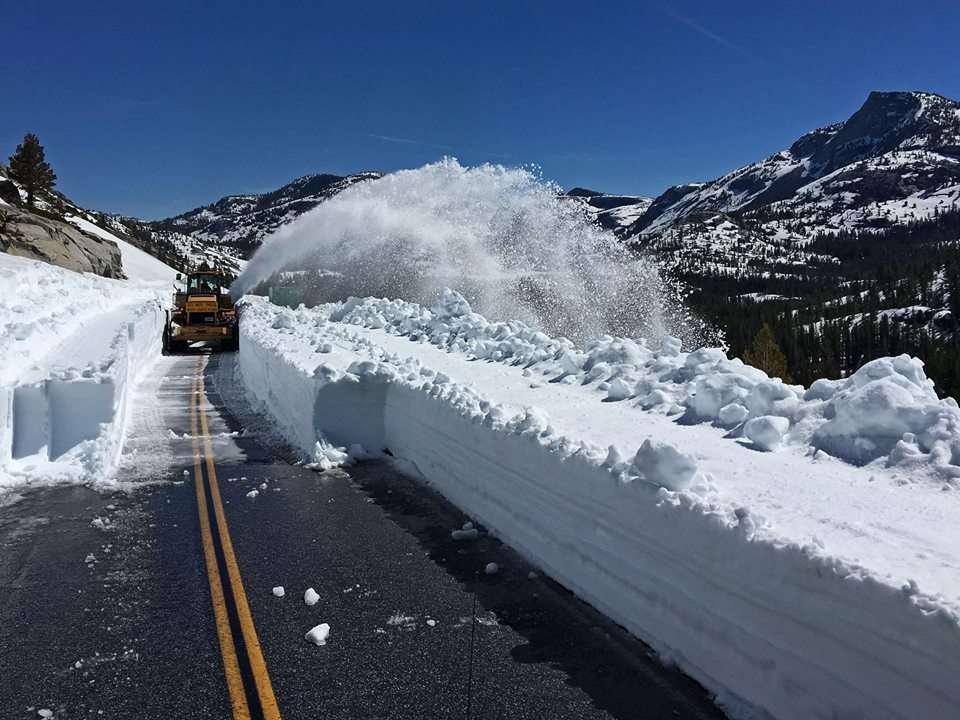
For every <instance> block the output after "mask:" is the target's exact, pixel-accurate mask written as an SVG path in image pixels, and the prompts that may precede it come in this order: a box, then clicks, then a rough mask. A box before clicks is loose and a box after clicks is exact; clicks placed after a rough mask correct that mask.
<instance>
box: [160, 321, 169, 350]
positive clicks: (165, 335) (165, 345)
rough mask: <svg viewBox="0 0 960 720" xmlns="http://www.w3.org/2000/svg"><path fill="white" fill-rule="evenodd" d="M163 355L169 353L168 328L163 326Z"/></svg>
mask: <svg viewBox="0 0 960 720" xmlns="http://www.w3.org/2000/svg"><path fill="white" fill-rule="evenodd" d="M162 353H163V354H164V355H169V354H170V328H169V327H166V326H164V328H163V350H162Z"/></svg>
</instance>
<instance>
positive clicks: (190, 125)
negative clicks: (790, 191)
mask: <svg viewBox="0 0 960 720" xmlns="http://www.w3.org/2000/svg"><path fill="white" fill-rule="evenodd" d="M140 5H141V4H140V3H131V2H129V1H125V2H110V1H103V2H98V1H96V0H94V2H90V3H77V2H72V1H71V2H60V0H46V1H45V2H43V3H30V2H21V3H13V2H5V3H3V9H2V13H0V17H2V18H3V26H4V32H3V37H4V44H3V45H4V46H3V49H2V57H0V63H2V65H0V68H2V69H0V157H3V158H6V157H7V156H8V155H10V153H11V152H12V151H13V149H14V146H15V145H16V142H17V141H18V140H19V139H20V138H21V137H22V135H23V133H25V132H28V131H33V132H36V133H38V134H39V135H40V139H41V141H42V142H43V143H44V145H45V146H46V148H47V155H48V158H49V159H50V160H51V161H52V163H53V165H54V168H55V170H56V171H57V173H58V175H59V178H60V181H59V187H60V189H61V190H62V191H64V192H66V193H67V194H68V195H69V196H70V197H72V198H73V199H74V200H76V201H77V202H79V203H81V204H83V205H86V206H88V207H92V208H95V209H102V210H108V211H114V212H123V213H126V214H131V215H137V216H140V217H145V218H157V217H163V216H168V215H171V214H175V213H177V212H181V211H184V210H187V209H190V208H192V207H195V206H198V205H201V204H204V203H207V202H210V201H212V200H215V199H217V198H219V197H220V196H222V195H225V194H230V193H242V192H259V191H265V190H269V189H273V188H276V187H278V186H280V185H282V184H284V183H286V182H287V181H289V180H291V179H292V178H294V177H296V176H299V175H303V174H306V173H311V172H333V173H348V172H352V171H357V170H363V169H380V170H394V169H398V168H404V167H417V166H419V165H422V164H424V163H426V162H430V161H432V160H435V159H437V158H439V157H441V156H443V155H454V156H456V157H458V158H460V160H461V162H463V163H464V164H470V165H472V164H477V163H481V162H484V161H490V162H499V163H504V164H510V165H520V164H529V163H532V164H536V165H539V166H540V167H541V168H542V172H543V175H544V176H545V177H547V178H550V179H554V180H556V181H558V182H559V183H561V184H562V185H564V186H566V187H572V186H574V185H583V186H587V187H592V188H595V189H599V190H605V191H609V192H621V193H631V194H647V195H655V194H658V193H659V192H661V191H662V190H664V189H665V188H666V187H668V186H669V185H672V184H675V183H680V182H688V181H693V180H704V179H709V178H712V177H715V176H717V175H720V174H723V173H724V172H726V171H728V170H730V169H732V168H734V167H736V166H738V165H742V164H745V163H748V162H752V161H753V160H755V159H758V158H760V157H763V156H765V155H767V154H770V153H772V152H775V151H777V150H779V149H781V148H783V147H785V146H787V145H789V143H790V142H792V140H793V139H795V138H796V137H797V136H799V135H800V134H802V133H803V132H805V131H807V130H809V129H812V128H814V127H817V126H821V125H825V124H828V123H830V122H833V121H836V120H841V119H844V118H846V117H847V116H848V115H849V114H850V113H852V112H853V111H855V110H856V109H857V108H858V107H859V106H860V104H861V103H862V102H863V100H864V98H865V97H866V95H867V93H868V92H869V91H870V90H873V89H881V90H896V89H923V90H930V91H933V92H939V93H941V94H944V95H947V96H949V97H953V98H960V62H958V60H957V38H958V37H960V2H957V1H956V0H938V1H933V0H930V1H926V0H916V1H915V2H911V3H903V2H902V1H899V2H894V1H892V0H869V1H866V0H864V1H862V2H861V1H857V2H854V1H852V0H851V1H848V0H841V1H836V0H835V1H833V2H828V1H827V0H798V1H797V2H789V3H788V2H777V1H775V0H727V1H726V2H723V3H717V2H694V1H693V0H679V1H677V2H666V1H664V2H639V1H638V2H632V3H619V2H606V3H588V2H583V1H581V2H576V3H564V2H525V1H523V0H514V1H513V2H502V3H501V2H493V1H487V2H462V3H461V2H457V3H454V2H449V3H441V2H434V3H419V2H367V3H359V2H358V3H348V2H337V3H326V2H279V1H278V2H273V3H265V2H237V1H234V2H229V3H226V2H216V1H212V0H209V1H208V0H205V1H204V2H196V1H193V2H184V3H181V2H179V1H178V0H170V1H169V2H164V3H149V4H147V3H143V7H139V6H140Z"/></svg>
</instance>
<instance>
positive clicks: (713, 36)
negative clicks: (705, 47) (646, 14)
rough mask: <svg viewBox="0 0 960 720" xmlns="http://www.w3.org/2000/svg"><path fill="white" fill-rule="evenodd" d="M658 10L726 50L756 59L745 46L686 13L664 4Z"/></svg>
mask: <svg viewBox="0 0 960 720" xmlns="http://www.w3.org/2000/svg"><path fill="white" fill-rule="evenodd" d="M660 12H662V13H663V14H664V15H666V16H667V17H669V18H670V19H671V20H675V21H676V22H678V23H680V24H681V25H686V26H687V27H688V28H690V29H691V30H693V31H694V32H697V33H699V34H700V35H703V37H705V38H709V39H710V40H713V41H714V42H715V43H717V44H718V45H722V46H723V47H725V48H727V49H728V50H733V51H734V52H736V53H740V54H741V55H744V56H746V57H748V58H751V59H754V60H755V59H757V56H756V54H754V53H753V52H751V51H750V50H748V49H747V48H745V47H743V46H742V45H737V43H735V42H733V41H731V40H728V39H727V38H725V37H723V36H722V35H717V33H715V32H713V31H712V30H710V29H709V28H706V27H704V26H703V25H701V24H700V23H698V22H697V21H696V20H694V19H693V18H691V17H687V16H686V15H681V14H680V13H678V12H675V11H674V10H671V9H670V8H668V7H665V6H661V7H660Z"/></svg>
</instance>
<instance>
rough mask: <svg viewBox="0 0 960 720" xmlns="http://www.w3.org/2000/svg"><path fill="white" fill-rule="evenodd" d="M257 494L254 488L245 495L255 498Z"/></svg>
mask: <svg viewBox="0 0 960 720" xmlns="http://www.w3.org/2000/svg"><path fill="white" fill-rule="evenodd" d="M259 494H260V493H259V492H257V491H256V490H251V491H250V492H248V493H247V497H248V498H250V499H251V500H252V499H253V498H255V497H256V496H257V495H259Z"/></svg>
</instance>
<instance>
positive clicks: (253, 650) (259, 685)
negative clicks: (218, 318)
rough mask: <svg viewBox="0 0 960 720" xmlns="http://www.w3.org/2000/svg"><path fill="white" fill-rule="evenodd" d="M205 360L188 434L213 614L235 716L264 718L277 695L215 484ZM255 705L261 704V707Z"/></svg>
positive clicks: (271, 715)
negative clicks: (248, 682)
mask: <svg viewBox="0 0 960 720" xmlns="http://www.w3.org/2000/svg"><path fill="white" fill-rule="evenodd" d="M203 365H204V361H203V358H198V359H197V372H196V375H194V377H193V388H192V392H191V400H190V434H191V436H192V437H193V468H194V478H195V480H194V484H195V486H196V490H197V510H198V511H199V513H200V536H201V541H202V543H203V554H204V558H205V559H206V565H207V577H209V578H210V596H211V599H212V600H213V615H214V618H215V620H216V625H217V636H218V638H219V640H220V654H221V655H222V656H223V671H224V674H225V675H226V680H227V690H228V691H229V693H230V705H231V707H232V709H233V717H234V720H250V718H252V717H263V718H264V720H280V709H279V708H278V707H277V699H276V697H274V694H273V686H272V684H271V683H270V675H269V674H268V673H267V664H266V662H265V661H264V659H263V652H262V651H261V649H260V640H259V639H258V638H257V630H256V628H255V627H254V625H253V617H252V616H251V615H250V606H249V605H248V604H247V594H246V593H245V592H244V590H243V581H242V580H241V579H240V568H239V566H238V565H237V557H236V555H235V554H234V552H233V542H232V541H231V540H230V530H229V529H228V527H227V517H226V514H225V513H224V511H223V502H222V501H221V499H220V487H219V485H218V484H217V471H216V467H215V463H214V459H213V458H214V455H213V450H212V448H211V444H210V427H209V424H208V422H207V411H206V407H205V403H203V402H201V400H200V398H205V397H206V389H205V386H204V380H203ZM198 419H199V425H200V431H201V433H200V434H201V436H202V439H203V452H202V453H201V448H200V439H201V437H200V436H198V433H197V423H198ZM201 458H203V459H204V460H205V461H206V470H207V482H209V486H210V499H211V503H210V504H211V505H212V506H213V516H214V518H215V520H216V527H217V535H216V538H215V536H214V534H213V530H212V527H211V522H210V512H209V509H210V508H209V506H208V503H207V494H206V490H205V486H204V478H203V465H202V464H201ZM215 539H216V540H219V549H220V551H221V554H222V557H223V564H224V565H225V567H226V571H227V580H228V583H229V585H228V589H229V595H230V598H231V600H232V601H233V608H234V610H235V614H236V618H237V621H238V624H239V626H240V634H241V638H242V640H243V644H244V645H245V646H246V650H247V652H246V659H247V663H248V665H249V668H250V675H251V676H252V678H253V683H254V687H253V688H251V689H252V690H255V691H256V692H255V695H254V693H250V694H249V697H251V698H255V699H256V701H257V702H258V704H259V711H260V712H257V713H256V714H255V715H251V713H250V703H249V702H248V693H247V688H246V687H245V685H244V677H243V673H242V672H241V670H240V661H239V659H238V656H237V647H236V642H235V641H234V634H233V630H232V628H231V626H230V615H229V610H228V606H227V595H226V594H225V593H224V586H223V582H222V580H221V575H220V566H219V563H218V562H217V554H216V550H217V546H216V545H215ZM254 709H255V710H257V709H258V708H254Z"/></svg>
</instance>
